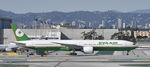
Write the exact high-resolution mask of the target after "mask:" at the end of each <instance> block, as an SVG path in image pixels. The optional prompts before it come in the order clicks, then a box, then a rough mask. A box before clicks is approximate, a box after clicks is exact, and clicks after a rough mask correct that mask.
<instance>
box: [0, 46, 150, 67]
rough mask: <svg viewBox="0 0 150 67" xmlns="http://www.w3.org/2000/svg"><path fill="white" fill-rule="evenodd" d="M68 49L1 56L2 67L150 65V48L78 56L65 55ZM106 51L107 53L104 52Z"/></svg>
mask: <svg viewBox="0 0 150 67" xmlns="http://www.w3.org/2000/svg"><path fill="white" fill-rule="evenodd" d="M65 53H68V52H67V51H56V52H53V53H50V54H49V55H48V56H47V57H41V56H40V55H31V56H29V57H27V56H26V55H18V56H8V55H4V56H0V67H150V48H144V49H141V48H139V49H135V50H132V51H130V53H129V55H126V53H127V52H126V51H115V52H108V54H107V52H98V51H96V52H95V53H94V54H95V55H94V54H88V55H84V54H83V53H82V52H77V53H78V56H70V55H65ZM103 53H106V54H103Z"/></svg>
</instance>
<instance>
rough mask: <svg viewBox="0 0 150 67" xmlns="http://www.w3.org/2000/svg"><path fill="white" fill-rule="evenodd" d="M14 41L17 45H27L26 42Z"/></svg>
mask: <svg viewBox="0 0 150 67" xmlns="http://www.w3.org/2000/svg"><path fill="white" fill-rule="evenodd" d="M12 43H15V44H16V45H17V46H21V47H23V46H26V43H21V42H18V41H14V42H12Z"/></svg>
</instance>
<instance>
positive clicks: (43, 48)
mask: <svg viewBox="0 0 150 67" xmlns="http://www.w3.org/2000/svg"><path fill="white" fill-rule="evenodd" d="M26 48H30V49H34V50H41V51H45V50H56V51H59V50H61V51H69V49H68V48H67V47H26Z"/></svg>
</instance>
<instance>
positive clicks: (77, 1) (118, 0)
mask: <svg viewBox="0 0 150 67" xmlns="http://www.w3.org/2000/svg"><path fill="white" fill-rule="evenodd" d="M0 9H2V10H7V11H12V12H15V13H27V12H36V13H37V12H50V11H63V12H71V11H107V10H117V11H122V12H127V11H134V10H138V9H150V0H0Z"/></svg>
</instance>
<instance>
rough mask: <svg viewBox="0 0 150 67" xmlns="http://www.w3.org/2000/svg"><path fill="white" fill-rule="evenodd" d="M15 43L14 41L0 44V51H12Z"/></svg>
mask: <svg viewBox="0 0 150 67" xmlns="http://www.w3.org/2000/svg"><path fill="white" fill-rule="evenodd" d="M17 48H18V47H17V45H16V44H15V43H10V44H0V51H2V52H4V51H13V49H17Z"/></svg>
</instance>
